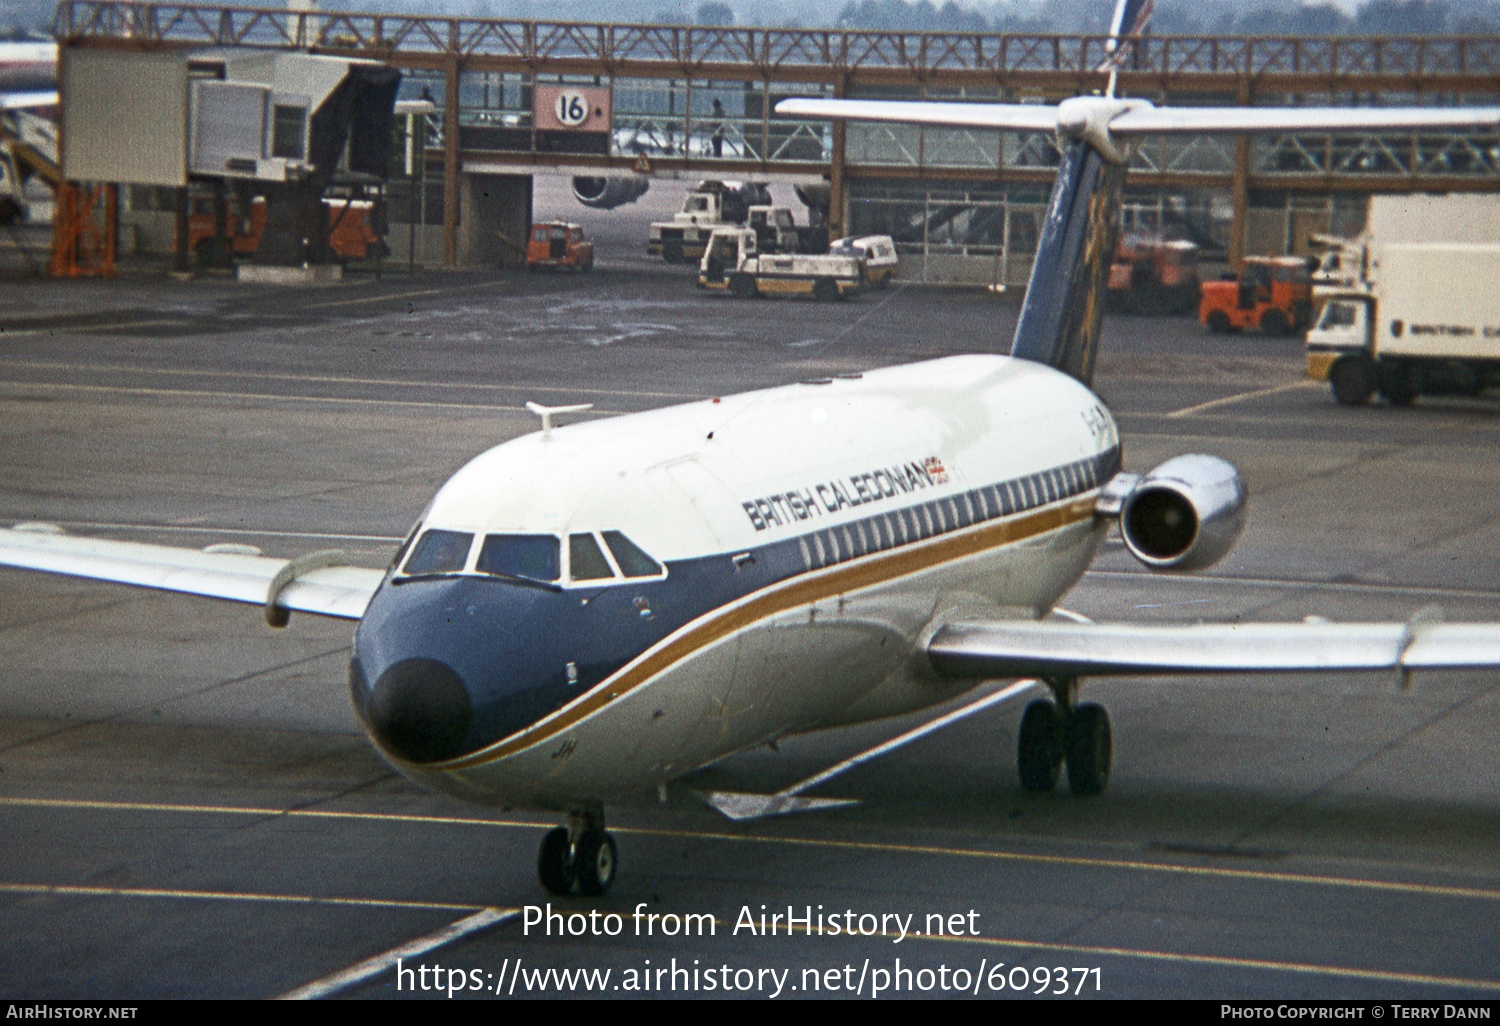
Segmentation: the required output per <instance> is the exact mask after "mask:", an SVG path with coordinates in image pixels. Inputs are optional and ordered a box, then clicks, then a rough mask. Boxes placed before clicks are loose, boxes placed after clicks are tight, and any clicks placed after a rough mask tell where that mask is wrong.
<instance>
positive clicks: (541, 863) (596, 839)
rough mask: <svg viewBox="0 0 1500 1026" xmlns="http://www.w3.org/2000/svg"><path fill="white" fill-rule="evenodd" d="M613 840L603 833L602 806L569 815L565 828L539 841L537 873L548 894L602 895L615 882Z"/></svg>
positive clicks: (562, 827) (578, 810)
mask: <svg viewBox="0 0 1500 1026" xmlns="http://www.w3.org/2000/svg"><path fill="white" fill-rule="evenodd" d="M618 865H619V863H618V862H617V861H616V858H615V839H614V838H613V837H611V836H610V835H609V834H608V832H606V831H605V829H604V806H602V805H597V804H596V805H589V806H587V807H585V808H583V809H574V810H573V811H572V812H569V813H568V824H567V826H560V827H558V828H557V829H555V830H549V831H548V832H547V835H546V836H545V837H543V838H542V850H541V851H540V852H539V853H538V855H537V862H536V872H537V876H539V877H541V880H542V886H543V887H545V888H547V892H548V893H549V894H559V895H565V894H573V893H575V891H576V893H578V894H583V895H588V896H590V897H592V896H595V895H600V894H603V893H604V892H605V891H607V890H609V885H610V884H612V883H614V882H615V869H616V867H617V866H618Z"/></svg>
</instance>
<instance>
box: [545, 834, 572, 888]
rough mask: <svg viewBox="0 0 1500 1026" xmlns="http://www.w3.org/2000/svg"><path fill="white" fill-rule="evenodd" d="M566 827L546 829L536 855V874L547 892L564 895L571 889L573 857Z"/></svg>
mask: <svg viewBox="0 0 1500 1026" xmlns="http://www.w3.org/2000/svg"><path fill="white" fill-rule="evenodd" d="M570 847H571V845H569V844H568V828H567V827H558V828H556V829H555V830H549V831H547V834H546V836H545V837H543V838H542V850H541V852H540V853H539V854H538V855H537V860H536V875H537V876H538V878H540V879H541V881H542V886H543V887H544V888H546V890H547V893H548V894H558V895H566V894H571V893H572V891H573V859H572V857H571V855H572V853H571V852H570V851H569V849H570Z"/></svg>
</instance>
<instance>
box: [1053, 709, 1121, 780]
mask: <svg viewBox="0 0 1500 1026" xmlns="http://www.w3.org/2000/svg"><path fill="white" fill-rule="evenodd" d="M1063 735H1064V737H1063V747H1064V748H1065V749H1066V758H1067V762H1068V789H1069V790H1070V791H1072V792H1073V793H1074V794H1076V795H1093V794H1099V793H1100V792H1101V791H1103V790H1104V785H1105V784H1106V783H1108V782H1109V764H1110V760H1111V756H1112V754H1113V743H1112V741H1111V739H1110V731H1109V714H1108V713H1106V712H1105V711H1104V706H1102V705H1099V704H1097V703H1095V702H1085V703H1083V704H1082V705H1080V706H1079V707H1078V708H1076V709H1074V710H1073V713H1072V715H1070V716H1069V717H1068V722H1067V725H1066V727H1065V728H1064V731H1063Z"/></svg>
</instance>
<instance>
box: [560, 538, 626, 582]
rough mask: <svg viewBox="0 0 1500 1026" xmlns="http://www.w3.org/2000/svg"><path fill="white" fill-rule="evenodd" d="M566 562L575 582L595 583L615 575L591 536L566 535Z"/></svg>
mask: <svg viewBox="0 0 1500 1026" xmlns="http://www.w3.org/2000/svg"><path fill="white" fill-rule="evenodd" d="M568 562H569V565H570V568H571V576H572V578H573V580H575V581H597V580H601V579H603V578H608V577H613V576H614V575H615V572H614V571H613V570H611V569H610V567H609V562H608V560H606V559H605V558H604V553H603V552H600V551H599V543H598V542H596V541H594V536H593V535H591V534H570V535H568Z"/></svg>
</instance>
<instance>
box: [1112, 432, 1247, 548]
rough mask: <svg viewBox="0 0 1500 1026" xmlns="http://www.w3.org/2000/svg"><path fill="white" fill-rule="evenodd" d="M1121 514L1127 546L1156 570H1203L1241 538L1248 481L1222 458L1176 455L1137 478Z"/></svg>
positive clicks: (1120, 511) (1122, 531) (1126, 496)
mask: <svg viewBox="0 0 1500 1026" xmlns="http://www.w3.org/2000/svg"><path fill="white" fill-rule="evenodd" d="M1122 476H1123V475H1122ZM1112 483H1113V482H1112ZM1109 491H1110V490H1109V489H1106V494H1109ZM1116 494H1118V493H1116ZM1119 516H1120V535H1121V536H1122V537H1123V538H1124V539H1125V547H1126V548H1128V549H1129V550H1130V552H1131V554H1132V555H1134V556H1135V558H1136V559H1139V560H1140V561H1141V562H1142V563H1145V564H1146V565H1147V566H1149V567H1151V569H1153V570H1202V569H1203V568H1204V567H1209V566H1213V565H1214V564H1215V563H1217V562H1218V561H1219V560H1220V559H1222V558H1223V557H1224V555H1225V554H1226V553H1227V552H1228V551H1229V550H1230V549H1231V548H1233V547H1234V543H1235V540H1236V539H1238V538H1239V536H1240V529H1241V528H1242V527H1244V525H1245V482H1244V480H1243V479H1241V477H1240V472H1239V471H1238V470H1237V469H1235V466H1234V464H1232V463H1229V462H1227V461H1225V460H1221V459H1219V458H1218V457H1217V456H1203V455H1196V454H1195V455H1190V456H1177V457H1175V458H1173V459H1170V460H1167V462H1165V463H1163V464H1162V465H1161V466H1159V467H1157V468H1156V469H1155V470H1153V471H1151V472H1150V473H1149V474H1147V475H1146V476H1145V477H1142V478H1140V479H1138V480H1136V481H1135V482H1134V485H1133V487H1131V488H1130V490H1129V492H1128V493H1127V494H1125V496H1124V498H1123V501H1122V502H1121V503H1120V505H1119Z"/></svg>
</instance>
